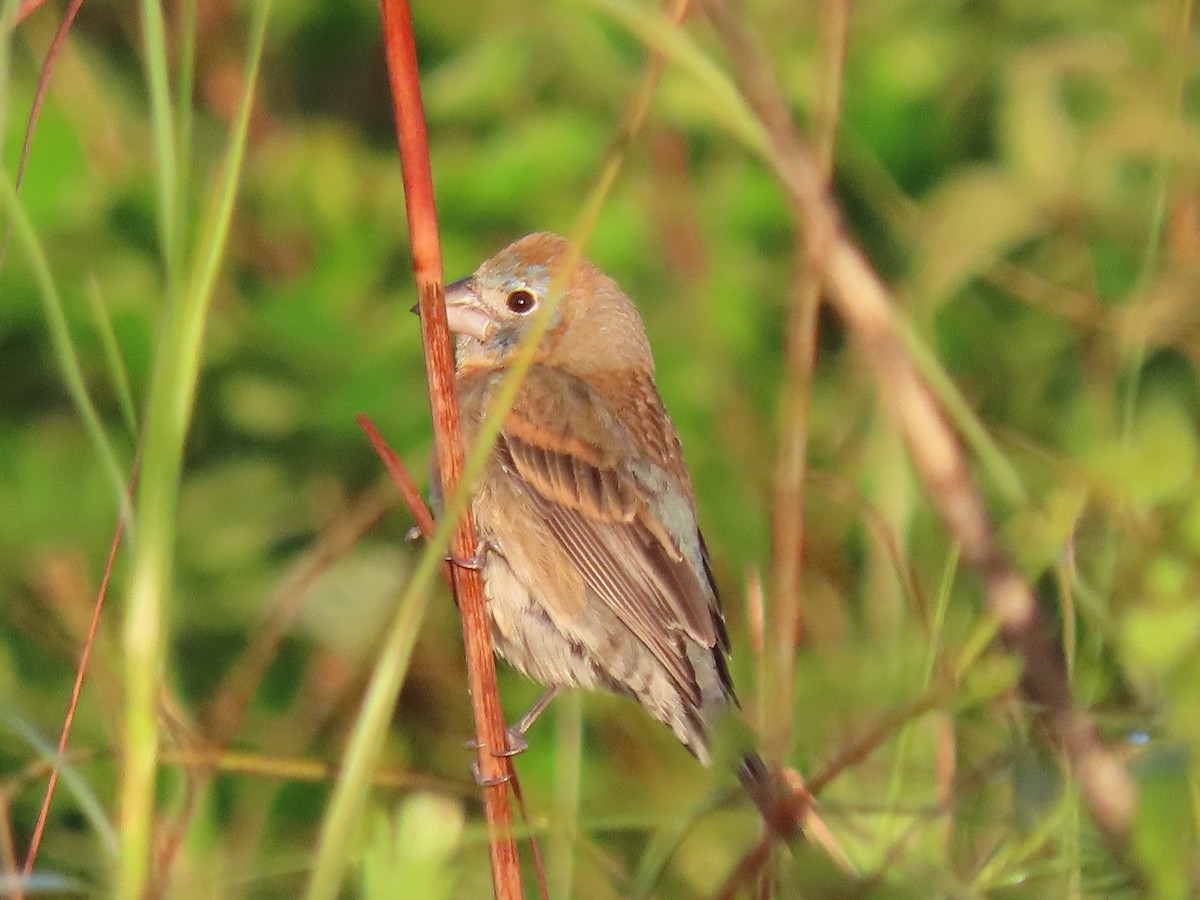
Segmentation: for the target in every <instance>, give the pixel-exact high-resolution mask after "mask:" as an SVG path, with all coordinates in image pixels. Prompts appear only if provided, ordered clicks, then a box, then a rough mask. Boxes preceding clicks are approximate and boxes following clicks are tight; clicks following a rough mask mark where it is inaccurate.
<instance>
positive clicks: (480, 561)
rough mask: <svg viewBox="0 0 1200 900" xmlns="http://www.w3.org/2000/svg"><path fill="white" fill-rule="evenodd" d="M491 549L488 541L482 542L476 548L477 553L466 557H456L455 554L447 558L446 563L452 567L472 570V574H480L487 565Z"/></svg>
mask: <svg viewBox="0 0 1200 900" xmlns="http://www.w3.org/2000/svg"><path fill="white" fill-rule="evenodd" d="M490 549H491V547H490V546H489V545H488V542H487V541H480V542H479V543H478V544H476V546H475V552H474V553H473V554H472V555H470V556H466V557H462V556H455V555H454V554H453V553H452V554H450V555H449V556H447V557H446V562H448V563H450V565H452V566H457V567H458V568H460V569H470V570H471V571H472V572H478V571H480V570H482V569H483V567H484V565H485V564H486V563H487V555H488V550H490Z"/></svg>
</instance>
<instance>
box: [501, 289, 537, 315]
mask: <svg viewBox="0 0 1200 900" xmlns="http://www.w3.org/2000/svg"><path fill="white" fill-rule="evenodd" d="M507 305H508V308H509V309H510V310H512V311H513V312H515V313H519V314H521V315H524V314H525V313H527V312H529V311H530V310H531V309H533V308H534V307H535V306H537V300H536V299H534V296H533V294H531V293H530V292H529V291H527V290H525V288H518V289H517V290H515V291H513V292H512V293H511V294H509V295H508V301H507Z"/></svg>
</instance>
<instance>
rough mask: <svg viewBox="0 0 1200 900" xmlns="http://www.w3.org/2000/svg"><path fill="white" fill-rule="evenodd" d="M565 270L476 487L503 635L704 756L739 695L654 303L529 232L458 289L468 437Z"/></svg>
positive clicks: (521, 659)
mask: <svg viewBox="0 0 1200 900" xmlns="http://www.w3.org/2000/svg"><path fill="white" fill-rule="evenodd" d="M568 265H571V266H572V268H571V271H570V272H569V273H568V272H566V271H564V268H565V267H566V266H568ZM552 285H553V286H554V289H555V290H561V291H562V293H561V297H560V298H559V300H558V302H557V304H556V305H555V307H554V309H553V312H552V313H551V318H550V322H549V327H548V330H547V331H546V332H545V334H544V336H543V337H542V339H541V340H540V341H539V343H538V346H537V350H536V354H535V356H534V358H533V364H532V366H531V367H530V368H529V371H528V374H527V376H526V377H525V379H524V381H523V382H522V383H521V387H520V390H519V392H518V393H517V396H516V402H515V403H514V404H513V405H512V408H511V410H510V411H509V412H508V413H507V414H506V415H505V416H504V420H503V422H504V424H503V429H502V430H501V432H500V436H499V439H498V440H497V441H496V443H495V446H494V447H493V448H492V450H491V453H490V455H489V457H488V460H487V464H486V468H485V469H484V472H483V474H482V476H481V478H480V479H479V482H478V484H477V486H476V488H475V491H474V494H473V497H472V509H473V512H474V516H475V522H476V525H477V527H478V530H479V536H480V539H481V548H482V550H481V554H480V556H479V559H478V565H479V566H480V567H481V570H482V577H483V581H484V587H485V593H486V596H487V599H488V610H489V613H490V616H491V625H492V638H493V641H494V643H495V648H496V651H497V652H498V653H499V654H500V655H501V656H502V657H503V658H504V659H505V660H507V661H508V662H509V663H510V664H512V665H513V666H515V667H516V668H517V669H519V670H520V671H521V672H523V673H524V674H525V675H526V676H528V677H529V678H532V679H533V680H534V681H537V682H540V683H542V684H544V685H546V686H548V687H550V688H551V689H558V688H563V687H575V686H578V687H584V688H601V689H608V690H611V691H615V692H617V693H619V694H626V695H629V696H631V697H633V698H634V699H636V700H637V701H638V702H639V703H640V704H641V705H642V706H643V707H644V708H645V709H646V711H647V712H649V713H650V714H651V715H652V716H654V717H655V718H656V719H658V720H659V721H661V722H663V723H665V724H666V725H667V726H668V727H669V728H670V729H671V730H672V731H673V732H674V733H675V735H676V736H677V737H678V738H679V740H680V741H682V742H683V744H684V745H685V746H686V747H687V748H688V749H689V750H690V751H691V752H692V753H693V754H695V756H696V757H698V758H699V759H700V760H701V761H702V762H703V763H705V764H706V765H707V764H708V763H709V760H710V751H709V737H710V733H711V728H712V725H713V723H714V722H715V720H716V719H717V718H718V717H719V716H720V715H721V714H722V713H723V712H726V711H728V710H729V708H730V707H731V706H732V705H734V704H736V700H735V699H734V692H733V685H732V683H731V681H730V677H729V669H728V667H727V664H726V655H727V653H728V652H729V638H728V636H727V634H726V631H725V622H724V618H723V616H722V613H721V605H720V601H719V599H718V596H717V589H716V585H715V584H714V582H713V576H712V571H711V569H710V567H709V560H708V552H707V551H706V549H705V546H704V540H703V538H702V537H701V536H700V531H699V529H698V527H697V524H696V502H695V495H694V493H693V490H692V482H691V479H690V477H689V476H688V471H687V468H686V466H685V465H684V460H683V452H682V449H681V447H680V443H679V436H678V434H677V433H676V431H675V426H674V424H673V423H672V422H671V418H670V416H669V415H667V411H666V409H665V408H664V407H663V402H662V398H661V397H659V394H658V390H657V388H656V387H655V384H654V359H653V357H652V356H651V353H650V344H649V341H648V340H647V339H646V332H645V328H644V327H643V325H642V320H641V317H640V316H639V315H638V312H637V310H636V309H635V307H634V305H633V302H632V301H631V300H630V299H629V297H627V296H626V295H625V293H624V292H623V291H622V290H621V288H620V287H618V286H617V283H616V282H615V281H613V280H612V279H611V278H609V277H608V276H607V275H605V274H604V273H603V272H601V271H600V270H599V269H598V268H596V267H595V266H594V265H592V264H591V263H590V262H588V261H586V260H584V259H581V258H579V257H577V256H575V255H574V254H572V253H571V251H570V245H569V243H568V242H567V241H566V239H565V238H562V237H560V236H558V235H555V234H546V233H541V234H531V235H528V236H526V237H524V238H521V239H520V240H518V241H517V242H516V243H514V244H512V245H510V246H508V247H506V248H505V249H503V250H501V251H500V252H499V253H498V254H496V255H495V256H493V257H492V258H491V259H489V260H487V261H486V262H484V263H483V264H482V265H481V266H480V267H479V268H478V270H476V272H475V274H474V275H472V276H470V277H469V278H465V279H463V280H462V281H459V282H456V283H455V284H452V285H450V286H449V287H448V288H447V290H446V309H447V316H448V319H449V324H450V328H451V330H452V331H453V332H455V333H456V335H457V387H458V396H459V403H460V404H461V408H462V420H463V430H464V439H465V440H466V442H467V445H468V446H470V445H471V444H472V442H473V441H474V439H475V434H476V432H477V430H478V427H479V425H480V423H481V422H482V421H483V418H484V416H485V415H486V414H487V412H488V410H489V407H490V404H491V403H492V400H493V397H494V396H495V394H496V391H497V388H498V386H499V384H500V382H501V380H502V379H503V377H504V375H505V372H506V370H507V369H508V367H509V365H510V364H511V362H512V360H513V358H514V356H515V354H516V352H517V349H518V347H519V346H520V345H521V341H522V338H523V337H524V335H525V334H526V333H527V332H528V330H529V328H530V325H531V323H532V322H533V321H534V318H535V316H536V314H537V311H538V309H539V308H540V307H541V306H542V304H544V303H546V302H547V300H548V298H549V295H550V291H551V288H552ZM552 694H553V690H552V691H551V692H548V695H547V698H548V696H552ZM540 708H541V706H540V705H539V707H538V708H537V711H540ZM530 721H531V719H530V717H527V718H526V720H525V721H524V723H523V727H521V728H520V729H519V730H521V731H523V730H524V728H525V727H528V724H530ZM755 759H757V757H755ZM744 765H745V763H744V762H743V766H744ZM760 765H761V763H760Z"/></svg>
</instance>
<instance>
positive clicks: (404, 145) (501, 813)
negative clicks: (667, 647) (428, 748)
mask: <svg viewBox="0 0 1200 900" xmlns="http://www.w3.org/2000/svg"><path fill="white" fill-rule="evenodd" d="M380 7H381V14H382V19H383V36H384V46H385V48H386V53H387V63H388V76H389V81H390V82H391V88H392V103H393V107H394V113H395V119H396V135H397V138H398V140H399V144H400V168H401V172H402V175H403V179H404V198H405V207H406V211H407V213H408V232H409V244H410V246H411V248H412V258H413V270H414V275H415V276H416V282H417V295H418V297H419V301H420V311H421V341H422V345H423V346H424V348H425V372H426V379H427V381H428V384H429V402H430V406H431V408H432V410H433V434H434V443H435V447H436V452H437V463H438V472H439V473H440V475H441V478H442V490H443V494H442V496H444V497H453V496H454V495H455V491H456V489H457V487H458V483H459V480H460V478H461V476H462V470H463V443H462V431H461V428H460V423H459V410H458V397H457V395H456V394H455V389H454V354H453V350H452V348H451V345H450V331H449V329H448V327H447V325H446V306H445V298H444V289H443V283H442V253H441V246H440V244H439V242H438V231H437V210H436V207H435V205H434V197H433V177H432V174H431V172H430V165H429V140H428V135H427V133H426V128H425V117H424V109H423V106H422V103H421V86H420V81H419V79H418V69H417V48H416V40H415V38H414V36H413V30H412V13H411V10H410V9H409V6H408V3H407V2H405V0H381V4H380ZM476 543H477V541H476V537H475V526H474V522H473V521H472V518H471V513H470V510H469V509H468V510H466V511H465V512H464V513H463V515H462V517H461V519H460V520H459V522H458V527H457V528H456V529H455V532H454V538H453V541H452V542H451V552H452V553H453V555H454V556H456V557H458V558H460V559H466V558H469V557H471V556H473V555H474V554H475V552H476ZM452 576H453V581H454V585H455V595H456V597H457V599H458V608H459V614H460V616H461V618H462V627H463V643H464V645H465V647H466V658H467V678H468V682H469V691H470V696H471V711H472V713H473V714H474V718H475V734H476V739H477V741H478V745H479V750H478V766H479V774H480V775H481V777H482V780H483V781H484V782H485V783H486V786H485V787H483V788H482V792H483V810H484V816H485V818H486V819H487V824H488V837H489V841H488V846H489V849H490V852H491V862H492V885H493V889H494V891H495V895H496V897H497V898H504V900H508V898H517V897H522V896H523V891H522V886H521V871H520V859H519V858H518V856H517V845H516V842H515V840H514V839H513V813H512V808H511V807H510V806H509V804H508V792H507V786H506V783H505V782H506V781H507V779H508V778H509V777H510V771H511V770H510V767H509V765H508V762H507V760H505V759H503V758H500V757H497V756H495V755H493V753H492V750H493V749H499V748H503V747H506V746H507V736H506V734H505V723H504V711H503V709H502V708H501V706H500V695H499V691H498V690H497V687H496V664H495V658H494V656H493V654H492V643H491V636H490V634H489V632H488V623H487V610H486V606H485V600H484V596H483V581H482V579H481V578H480V576H479V572H478V571H475V570H473V569H469V568H465V567H462V566H455V567H453V572H452Z"/></svg>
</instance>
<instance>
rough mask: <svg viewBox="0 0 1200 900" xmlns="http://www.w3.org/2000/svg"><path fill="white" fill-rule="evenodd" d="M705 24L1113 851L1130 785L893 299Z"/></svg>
mask: <svg viewBox="0 0 1200 900" xmlns="http://www.w3.org/2000/svg"><path fill="white" fill-rule="evenodd" d="M708 12H709V16H710V18H711V19H712V22H713V24H714V26H715V28H716V31H717V33H718V35H719V36H720V38H721V40H722V41H723V42H724V44H725V46H726V49H727V51H728V52H729V55H730V57H731V59H732V61H733V66H734V70H735V74H736V77H737V79H738V81H739V84H740V87H741V90H742V93H743V95H744V96H745V98H746V100H747V102H748V103H749V104H750V106H751V108H752V109H753V110H754V113H755V115H756V116H757V117H758V118H759V120H760V122H761V124H762V126H763V128H764V130H765V132H766V135H767V139H768V142H769V145H770V151H769V153H768V154H767V159H768V162H769V164H770V165H771V167H772V168H773V170H774V172H775V175H776V177H777V178H778V179H779V181H780V183H781V185H782V186H783V188H784V191H785V194H786V196H787V197H788V199H789V200H790V201H791V203H792V204H793V207H794V213H795V215H796V216H797V219H798V221H800V222H801V223H802V224H803V227H804V228H805V229H806V230H807V232H808V235H809V239H808V247H809V248H810V249H809V252H810V253H811V254H812V259H813V264H814V271H816V272H817V273H819V275H820V278H821V282H822V284H823V285H824V286H825V289H826V291H827V292H828V295H829V298H830V300H831V302H832V303H833V304H834V306H835V307H836V308H837V310H838V312H839V313H840V314H841V316H842V318H843V319H844V320H845V322H846V324H847V325H848V326H849V328H850V329H851V330H852V331H853V332H854V334H855V335H856V337H857V338H858V340H859V343H860V344H861V346H862V348H863V350H864V351H865V353H864V356H865V357H866V359H867V360H868V361H869V363H870V364H871V365H872V366H873V367H874V369H875V373H876V376H877V378H878V381H879V385H880V391H881V394H882V396H883V397H884V399H885V401H886V402H887V404H888V408H889V410H890V411H891V412H892V414H893V415H895V416H896V418H897V421H898V422H899V424H900V427H901V429H902V431H903V434H904V437H905V440H906V442H907V444H908V449H909V453H910V455H911V457H912V459H913V463H914V465H915V467H916V469H917V473H918V474H919V476H920V478H921V480H922V482H923V483H924V485H925V490H926V493H927V495H928V497H929V499H930V501H931V502H932V503H933V505H934V506H935V508H936V509H937V511H938V513H939V514H940V515H941V517H942V519H943V522H944V523H945V527H946V529H947V531H948V532H949V534H950V536H951V537H952V538H953V540H954V541H955V542H956V543H957V544H958V545H959V547H960V548H961V552H962V559H963V560H964V562H966V563H967V564H968V565H970V566H971V567H973V568H974V569H975V570H976V571H977V573H978V575H979V577H980V579H981V581H982V582H983V587H984V593H985V596H986V599H987V605H988V610H989V612H990V613H991V614H992V616H993V617H994V618H995V619H996V621H997V622H998V624H999V628H1000V634H1001V637H1002V639H1003V642H1004V644H1005V646H1006V647H1007V648H1008V649H1009V651H1010V652H1011V653H1013V654H1014V655H1015V656H1017V657H1018V658H1019V659H1020V660H1021V663H1022V667H1023V676H1022V683H1021V686H1022V689H1023V691H1024V694H1025V697H1026V699H1027V700H1029V701H1030V702H1031V703H1032V704H1033V705H1034V706H1035V707H1036V708H1038V709H1039V710H1041V711H1042V712H1043V713H1044V714H1045V716H1046V718H1047V720H1048V721H1049V723H1050V724H1051V727H1052V729H1053V733H1054V734H1055V736H1056V737H1057V739H1058V741H1059V742H1060V743H1061V744H1062V746H1063V748H1064V749H1065V750H1066V752H1067V754H1068V756H1069V757H1070V758H1071V760H1072V762H1073V763H1074V768H1075V771H1076V772H1078V775H1079V783H1080V788H1081V792H1082V795H1083V798H1084V801H1085V802H1086V804H1087V805H1088V807H1089V809H1090V811H1091V813H1092V816H1093V818H1094V819H1095V821H1096V823H1097V824H1098V825H1099V826H1100V828H1101V829H1102V830H1103V832H1104V833H1105V834H1106V835H1107V836H1108V837H1109V839H1110V840H1112V841H1114V842H1115V843H1117V844H1123V843H1124V842H1125V839H1126V838H1127V837H1128V834H1129V830H1130V827H1131V825H1132V820H1133V814H1134V810H1135V808H1136V804H1137V794H1136V789H1135V787H1134V784H1133V781H1132V779H1131V778H1130V776H1129V773H1128V771H1127V770H1126V769H1125V768H1124V766H1123V765H1122V764H1121V763H1120V762H1119V760H1118V759H1117V758H1116V756H1115V755H1114V754H1113V753H1112V752H1111V751H1110V750H1108V748H1106V747H1105V746H1104V744H1103V743H1102V742H1101V740H1100V737H1099V734H1098V732H1097V729H1096V725H1095V723H1094V721H1093V720H1092V718H1091V716H1090V715H1089V714H1088V713H1087V711H1086V710H1082V709H1079V708H1077V707H1076V706H1075V704H1074V701H1073V699H1072V697H1071V692H1070V688H1069V685H1068V682H1067V672H1066V668H1065V666H1064V664H1063V659H1062V655H1061V653H1060V652H1059V648H1058V646H1057V645H1056V644H1055V642H1054V639H1053V637H1052V633H1053V632H1052V628H1051V627H1050V625H1049V623H1047V622H1046V621H1045V620H1044V617H1043V616H1042V615H1041V613H1040V611H1039V608H1038V603H1037V597H1036V596H1035V594H1034V592H1033V589H1032V588H1031V586H1030V585H1029V584H1028V582H1026V580H1025V579H1024V577H1023V576H1022V575H1021V574H1020V572H1019V571H1018V570H1017V568H1016V566H1015V564H1014V563H1013V561H1012V559H1011V558H1010V556H1009V554H1008V552H1007V551H1006V550H1005V549H1004V548H1003V547H1002V546H1001V544H1000V542H999V541H998V539H997V537H996V533H995V530H994V528H993V526H992V523H991V520H990V517H989V515H988V511H987V507H986V506H985V505H984V502H983V497H982V494H981V492H980V490H979V487H978V485H977V484H976V483H975V481H974V479H973V477H972V475H971V473H970V469H969V468H968V466H967V462H966V460H965V458H964V456H963V452H962V449H961V447H960V445H959V442H958V439H957V436H956V435H955V434H954V432H953V430H952V428H951V427H950V425H949V423H948V421H947V419H946V417H945V415H944V413H943V411H942V410H941V408H940V407H939V405H938V403H937V400H936V398H935V397H934V395H933V393H932V391H931V390H930V389H929V386H928V385H927V384H926V383H925V381H924V380H923V379H922V377H921V375H920V373H919V372H918V370H917V367H916V365H915V364H914V362H913V360H912V359H911V357H910V355H909V353H908V351H907V349H906V347H905V344H904V341H903V338H902V336H901V333H900V328H899V325H898V323H897V320H896V315H895V312H894V304H893V302H892V299H891V297H890V296H889V295H888V292H887V289H886V288H885V287H884V285H883V283H882V281H881V280H880V278H879V276H878V275H877V274H876V273H875V272H874V270H873V269H872V268H871V265H870V263H869V262H868V261H867V259H866V257H865V255H864V254H863V253H862V251H861V250H860V249H859V248H858V247H857V246H856V245H855V244H854V243H853V241H852V240H851V239H850V238H849V236H848V235H847V234H846V232H845V229H844V228H843V226H842V223H841V219H840V215H839V212H838V209H837V207H836V205H835V203H834V201H833V198H832V197H831V196H830V193H829V191H828V190H827V189H826V187H825V183H824V179H823V178H822V175H821V169H820V166H819V165H818V163H817V161H816V158H815V155H814V153H813V152H812V150H811V149H810V148H809V147H808V146H807V145H806V144H805V143H804V141H803V140H802V139H801V138H800V136H799V134H798V132H797V130H796V127H795V124H794V122H793V121H792V116H791V110H790V107H789V105H788V102H787V100H786V97H785V95H784V93H783V91H782V89H781V88H780V86H779V84H778V81H777V80H776V78H775V76H774V74H773V73H772V72H771V71H770V68H769V67H768V65H767V62H766V57H765V55H764V54H763V52H762V51H761V50H760V48H759V47H757V46H756V45H755V44H754V42H753V41H752V40H751V38H750V37H749V35H748V34H747V33H746V32H745V30H744V29H743V28H742V25H741V22H740V21H739V20H738V17H737V15H736V14H735V13H734V12H733V11H732V10H731V9H730V7H729V5H728V4H727V3H726V2H725V0H708Z"/></svg>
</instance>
